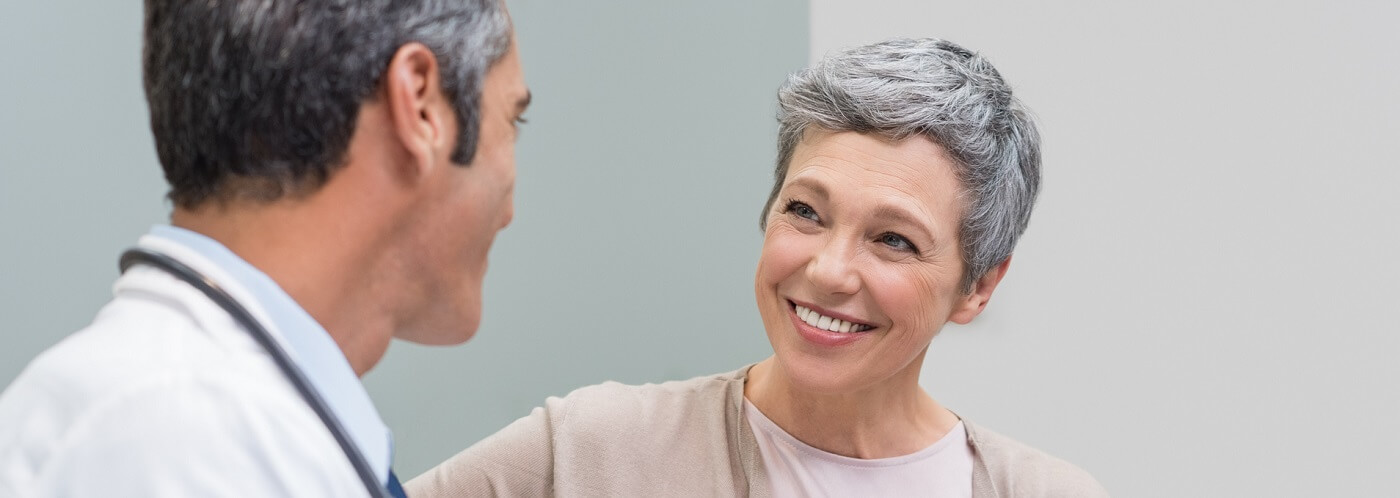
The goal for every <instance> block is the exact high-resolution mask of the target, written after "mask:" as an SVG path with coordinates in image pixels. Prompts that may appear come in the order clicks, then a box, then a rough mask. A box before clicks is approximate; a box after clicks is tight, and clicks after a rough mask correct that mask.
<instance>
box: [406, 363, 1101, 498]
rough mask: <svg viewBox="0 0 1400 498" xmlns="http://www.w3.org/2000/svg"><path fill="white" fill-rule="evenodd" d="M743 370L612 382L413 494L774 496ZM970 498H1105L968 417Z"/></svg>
mask: <svg viewBox="0 0 1400 498" xmlns="http://www.w3.org/2000/svg"><path fill="white" fill-rule="evenodd" d="M748 370H749V369H748V367H745V368H743V369H740V370H738V371H735V372H730V373H726V374H720V375H712V376H708V377H697V378H694V379H690V380H685V381H676V382H667V383H664V384H647V385H642V386H627V385H622V384H618V383H616V382H608V383H604V384H599V385H596V386H589V387H585V388H582V389H579V390H577V391H574V392H573V393H571V394H569V395H568V396H565V397H564V398H549V399H547V400H545V405H544V407H542V408H535V409H534V411H532V412H530V415H528V416H526V417H524V418H521V419H520V420H516V421H515V422H514V423H512V424H510V425H509V426H507V427H506V428H505V429H502V430H501V431H500V432H497V433H496V434H493V435H491V436H490V437H488V438H486V439H483V440H482V441H481V442H479V443H477V444H475V445H473V446H472V447H470V448H467V449H466V450H465V451H462V452H461V453H458V454H457V455H456V456H453V457H452V458H451V459H449V460H447V461H446V462H443V463H442V464H441V465H438V466H437V467H435V468H433V469H431V470H429V471H428V472H426V473H424V474H423V475H421V476H418V477H417V478H414V479H413V480H411V481H409V482H408V484H407V485H406V486H405V488H406V490H407V491H408V495H409V496H412V497H414V498H433V497H457V496H554V495H558V496H753V497H766V496H769V495H770V492H769V489H768V478H767V475H766V474H765V473H764V470H763V462H762V459H761V457H760V456H759V452H758V442H757V440H755V439H754V435H753V432H752V430H751V429H750V428H749V424H748V421H747V420H746V419H745V418H744V403H743V402H744V379H745V377H746V375H747V374H748ZM963 425H964V427H966V428H967V438H968V442H969V443H971V445H972V449H973V454H974V455H975V458H976V460H975V462H974V465H973V471H972V496H973V497H974V498H1000V497H1065V498H1069V497H1090V498H1092V497H1106V496H1108V493H1107V492H1106V491H1104V489H1103V487H1101V486H1099V483H1098V482H1097V481H1095V480H1094V478H1093V477H1090V476H1089V474H1088V473H1085V472H1084V471H1083V470H1080V469H1079V468H1078V467H1075V466H1074V465H1072V464H1070V463H1068V462H1065V461H1063V460H1060V459H1057V458H1055V457H1052V456H1049V455H1046V454H1045V453H1042V452H1040V451H1038V450H1035V449H1033V448H1030V447H1028V446H1026V445H1023V444H1021V443H1018V442H1016V441H1013V440H1011V439H1009V438H1007V437H1005V436H1002V435H999V434H997V433H994V432H991V431H988V430H986V429H983V428H981V427H978V426H976V425H973V424H972V423H969V422H967V421H965V420H964V421H963Z"/></svg>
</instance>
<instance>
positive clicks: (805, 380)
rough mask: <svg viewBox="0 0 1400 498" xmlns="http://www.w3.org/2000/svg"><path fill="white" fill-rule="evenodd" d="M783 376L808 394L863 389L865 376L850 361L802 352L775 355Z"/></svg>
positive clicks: (838, 392) (827, 393)
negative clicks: (819, 356)
mask: <svg viewBox="0 0 1400 498" xmlns="http://www.w3.org/2000/svg"><path fill="white" fill-rule="evenodd" d="M775 359H776V361H777V362H778V363H779V369H780V370H781V371H782V375H783V376H785V377H786V379H785V380H786V381H787V383H788V384H789V385H790V386H792V388H793V389H795V390H797V391H801V392H804V393H809V394H818V395H837V394H846V393H851V392H855V391H858V390H860V389H861V387H862V386H863V384H865V382H863V378H864V377H865V376H864V375H861V373H862V372H861V369H860V368H858V366H856V365H853V364H848V362H845V361H841V360H837V359H831V358H818V357H813V356H810V355H807V354H803V353H796V352H794V353H790V354H783V353H778V354H776V355H775Z"/></svg>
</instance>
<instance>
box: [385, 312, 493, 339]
mask: <svg viewBox="0 0 1400 498" xmlns="http://www.w3.org/2000/svg"><path fill="white" fill-rule="evenodd" d="M480 324H481V320H480V319H479V318H477V317H463V318H462V319H460V320H456V321H454V322H453V323H447V324H442V325H440V326H436V327H433V326H429V327H421V328H415V329H412V330H401V331H399V332H398V333H396V334H394V337H395V338H397V339H401V340H405V341H408V342H412V343H415V344H422V345H424V346H453V345H457V344H461V343H464V342H467V341H469V340H471V338H472V337H475V336H476V331H477V329H478V327H479V326H480Z"/></svg>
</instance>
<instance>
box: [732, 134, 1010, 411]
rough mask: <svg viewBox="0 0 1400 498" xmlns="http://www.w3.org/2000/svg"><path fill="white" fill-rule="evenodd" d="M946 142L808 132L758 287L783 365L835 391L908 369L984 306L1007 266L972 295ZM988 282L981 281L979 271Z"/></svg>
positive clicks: (915, 368) (776, 215)
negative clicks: (941, 334)
mask: <svg viewBox="0 0 1400 498" xmlns="http://www.w3.org/2000/svg"><path fill="white" fill-rule="evenodd" d="M954 165H955V163H954V162H953V160H952V159H951V158H950V157H948V155H947V153H946V151H945V150H944V149H943V147H942V146H940V145H938V144H936V143H934V142H932V141H930V140H928V139H926V138H923V137H912V138H909V139H905V140H903V141H899V142H890V141H887V140H884V139H882V138H879V137H876V136H870V135H863V134H860V133H855V132H829V131H824V130H810V131H808V133H807V135H806V136H805V137H803V140H802V142H801V143H800V144H798V145H797V147H796V149H795V150H794V152H793V156H792V160H791V163H790V164H789V168H788V173H787V177H786V178H785V179H784V180H783V186H782V189H781V191H779V193H778V197H777V199H776V200H775V201H774V203H773V207H772V209H771V210H770V211H769V212H768V217H767V226H766V229H765V231H764V242H763V253H762V255H761V256H760V258H759V264H758V274H757V276H756V278H755V285H754V286H755V290H756V294H757V299H758V306H759V313H760V315H762V317H763V324H764V327H765V329H766V330H767V333H768V340H769V342H771V343H772V345H773V350H774V352H775V353H776V357H777V362H778V364H779V367H780V368H781V369H782V370H783V371H784V372H785V373H786V374H787V376H788V378H789V380H790V381H791V382H792V383H793V384H794V385H795V386H796V387H799V388H802V389H804V390H810V391H813V392H820V393H828V394H837V393H849V392H855V391H859V390H863V389H867V388H871V387H877V386H879V385H882V384H883V383H885V382H886V381H889V380H892V379H894V378H901V379H906V380H908V379H907V378H908V377H909V376H912V380H913V381H915V382H917V377H918V372H919V368H920V367H921V363H922V361H923V354H924V352H925V351H926V350H927V348H928V344H929V342H930V341H931V340H932V339H933V336H934V335H935V334H937V333H938V331H939V330H940V329H941V328H942V327H943V324H944V323H946V322H948V321H954V322H957V323H967V322H968V321H970V320H972V318H973V317H975V316H977V314H978V313H979V312H981V309H982V307H983V306H984V305H985V303H986V298H987V297H988V296H990V293H991V289H992V288H994V287H995V285H996V280H998V279H999V277H1000V275H1001V272H1002V271H1003V270H1004V269H1005V265H1004V264H1003V265H1001V266H999V267H998V268H997V269H994V270H993V272H992V273H995V274H996V275H995V276H994V277H993V278H991V282H990V286H988V285H984V284H985V283H987V282H981V281H979V284H978V285H977V286H976V287H977V288H976V289H974V290H973V292H971V293H966V292H963V291H964V289H961V288H959V282H960V278H961V277H962V272H963V268H964V266H963V263H962V258H961V257H960V253H959V249H958V248H959V240H958V227H959V220H960V219H961V215H962V206H963V201H962V199H961V195H962V184H961V182H960V181H959V180H958V178H957V175H956V173H955V171H954V167H955V166H954ZM982 280H987V279H982Z"/></svg>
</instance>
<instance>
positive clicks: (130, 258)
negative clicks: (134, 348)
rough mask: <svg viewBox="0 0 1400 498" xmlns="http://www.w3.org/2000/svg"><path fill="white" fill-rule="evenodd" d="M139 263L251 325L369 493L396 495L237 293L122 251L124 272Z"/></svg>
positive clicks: (143, 252) (157, 257)
mask: <svg viewBox="0 0 1400 498" xmlns="http://www.w3.org/2000/svg"><path fill="white" fill-rule="evenodd" d="M137 264H146V265H151V266H154V267H156V268H160V269H161V270H163V271H165V272H166V273H169V274H171V275H173V276H175V277H176V278H179V279H180V280H183V281H184V282H185V283H187V284H190V285H191V286H193V287H194V288H196V289H199V291H200V292H203V293H204V295H205V296H208V297H209V299H210V300H211V301H214V304H217V305H219V307H220V308H223V309H224V311H226V312H228V314H229V315H230V316H232V317H233V319H234V321H237V322H238V324H239V325H242V326H243V328H244V329H247V330H248V334H249V335H251V336H253V339H254V340H257V341H258V344H260V345H262V347H263V349H265V350H267V353H268V354H269V355H271V356H272V359H273V361H275V362H276V363H277V367H278V368H279V369H281V370H282V373H283V374H285V375H286V376H287V380H290V381H292V385H293V386H296V388H297V392H299V393H301V397H302V399H304V400H306V404H308V405H310V406H311V409H312V410H313V411H315V412H316V416H318V417H320V418H321V423H323V424H325V425H326V429H329V430H330V431H331V435H332V436H335V442H336V443H339V444H340V450H341V451H343V452H345V456H346V457H347V458H349V459H350V464H351V465H353V466H354V467H355V473H356V474H359V476H360V481H361V482H362V483H363V484H364V486H365V490H366V491H369V495H370V496H372V497H375V498H392V496H393V495H391V494H389V492H388V490H387V489H386V488H385V487H384V483H383V481H381V478H380V477H378V476H375V475H374V471H373V470H371V469H370V466H369V461H367V460H365V456H364V455H363V454H361V453H360V449H359V448H358V447H356V446H355V443H354V442H353V441H351V440H350V436H349V434H348V433H347V432H346V431H345V427H344V426H342V425H341V424H340V420H339V419H336V418H335V415H334V414H332V413H331V411H330V407H329V405H327V404H326V401H325V400H324V399H322V398H321V395H320V394H318V393H317V392H316V389H315V388H313V387H312V386H311V381H310V380H307V378H306V375H305V374H303V373H301V370H298V369H297V368H296V366H295V365H293V364H292V358H291V356H289V355H287V351H286V350H284V349H282V346H281V345H280V344H278V343H277V341H276V340H275V339H273V337H272V333H270V332H268V330H267V328H265V327H263V326H262V324H261V323H258V320H257V319H256V318H253V315H252V313H249V312H248V309H247V308H244V307H243V305H241V304H238V301H235V300H234V299H233V296H230V295H229V294H228V292H225V291H224V290H223V289H222V288H220V287H219V284H217V283H214V281H213V280H210V279H208V278H207V277H205V276H204V275H201V274H200V273H199V272H198V271H195V270H194V269H193V268H190V267H189V266H186V265H185V264H184V263H181V262H179V261H176V260H175V259H174V258H171V257H170V256H166V255H164V254H161V253H158V252H155V251H151V250H148V249H142V248H139V247H138V248H132V249H128V250H127V251H126V252H124V253H122V256H121V260H120V261H119V262H118V266H120V267H121V271H122V273H126V270H127V269H129V268H131V267H132V266H135V265H137Z"/></svg>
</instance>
